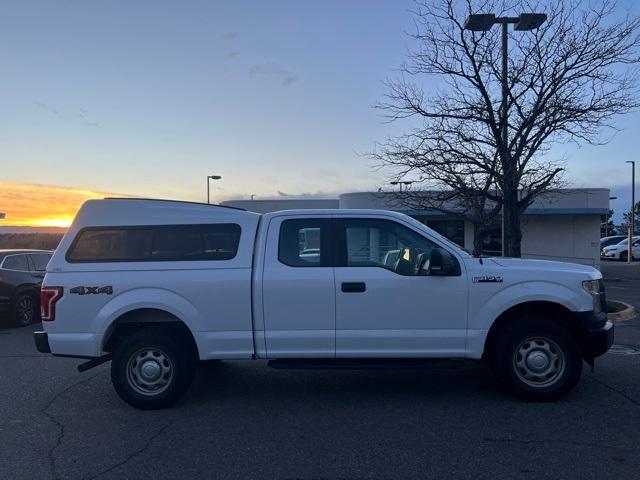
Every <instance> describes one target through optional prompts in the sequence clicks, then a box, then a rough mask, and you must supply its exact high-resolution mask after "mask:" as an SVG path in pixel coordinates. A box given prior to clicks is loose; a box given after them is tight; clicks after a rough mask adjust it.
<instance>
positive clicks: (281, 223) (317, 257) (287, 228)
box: [262, 216, 336, 358]
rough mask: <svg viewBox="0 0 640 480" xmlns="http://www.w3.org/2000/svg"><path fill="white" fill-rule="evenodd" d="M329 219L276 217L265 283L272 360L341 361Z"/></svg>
mask: <svg viewBox="0 0 640 480" xmlns="http://www.w3.org/2000/svg"><path fill="white" fill-rule="evenodd" d="M332 243H333V242H332V241H331V219H330V217H329V216H324V217H322V216H318V217H316V216H314V217H309V216H301V217H300V218H291V217H286V218H285V217H281V218H279V217H274V218H273V219H272V220H271V222H270V224H269V231H268V234H267V248H266V252H267V254H266V257H265V263H264V274H263V283H262V293H263V305H264V323H265V341H266V350H267V356H268V358H303V357H312V358H333V357H335V329H336V324H335V318H336V317H335V286H334V277H333V265H332V262H333V251H332Z"/></svg>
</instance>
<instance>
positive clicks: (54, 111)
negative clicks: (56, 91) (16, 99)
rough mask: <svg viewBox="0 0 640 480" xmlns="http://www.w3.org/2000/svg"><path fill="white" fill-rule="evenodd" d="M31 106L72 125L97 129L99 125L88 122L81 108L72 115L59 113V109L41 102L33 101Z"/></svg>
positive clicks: (84, 111)
mask: <svg viewBox="0 0 640 480" xmlns="http://www.w3.org/2000/svg"><path fill="white" fill-rule="evenodd" d="M33 104H34V105H35V106H36V107H38V108H39V109H41V110H43V111H45V112H47V113H50V114H51V115H55V116H56V117H59V118H61V119H63V120H66V121H70V122H74V123H80V124H82V125H85V126H87V127H99V126H100V124H99V123H97V122H94V121H92V120H89V118H88V117H87V111H86V110H85V109H84V108H81V109H80V110H78V112H77V113H72V112H64V111H61V110H60V109H58V108H56V107H52V106H51V105H48V104H46V103H44V102H41V101H39V100H34V101H33Z"/></svg>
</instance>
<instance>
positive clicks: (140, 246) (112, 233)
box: [66, 223, 241, 263]
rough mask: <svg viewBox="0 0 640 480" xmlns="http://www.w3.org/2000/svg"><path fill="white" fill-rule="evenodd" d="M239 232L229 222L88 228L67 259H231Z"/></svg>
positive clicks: (119, 260) (96, 260) (139, 260)
mask: <svg viewBox="0 0 640 480" xmlns="http://www.w3.org/2000/svg"><path fill="white" fill-rule="evenodd" d="M240 233H241V229H240V226H239V225H237V224H232V223H227V224H203V225H162V226H148V227H147V226H144V227H90V228H87V229H84V230H81V231H80V232H79V233H78V235H77V237H76V238H75V239H74V241H73V243H72V245H71V247H70V248H69V251H68V252H67V256H66V257H67V261H68V262H71V263H79V262H146V261H154V262H158V261H189V260H231V259H232V258H234V257H235V256H236V254H237V251H238V244H239V242H240Z"/></svg>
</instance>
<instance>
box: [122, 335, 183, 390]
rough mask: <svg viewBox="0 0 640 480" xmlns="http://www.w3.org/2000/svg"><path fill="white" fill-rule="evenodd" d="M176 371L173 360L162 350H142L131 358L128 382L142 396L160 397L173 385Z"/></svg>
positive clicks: (146, 348) (152, 348)
mask: <svg viewBox="0 0 640 480" xmlns="http://www.w3.org/2000/svg"><path fill="white" fill-rule="evenodd" d="M174 370H175V369H174V368H173V362H172V361H171V358H170V357H169V356H168V355H167V354H165V353H164V352H163V351H162V350H160V349H159V348H154V347H145V348H141V349H140V350H138V351H137V352H135V353H134V354H133V355H131V356H130V357H129V361H128V362H127V382H128V383H129V385H130V386H131V388H133V389H134V390H135V391H136V392H137V393H139V394H141V395H146V396H155V395H159V394H161V393H162V392H164V391H165V390H166V389H167V388H168V387H169V385H170V384H171V380H172V379H173V372H174Z"/></svg>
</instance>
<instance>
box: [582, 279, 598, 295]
mask: <svg viewBox="0 0 640 480" xmlns="http://www.w3.org/2000/svg"><path fill="white" fill-rule="evenodd" d="M582 288H584V289H585V290H586V291H587V292H588V293H590V294H591V295H598V294H599V293H600V282H598V280H585V281H584V282H582Z"/></svg>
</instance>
